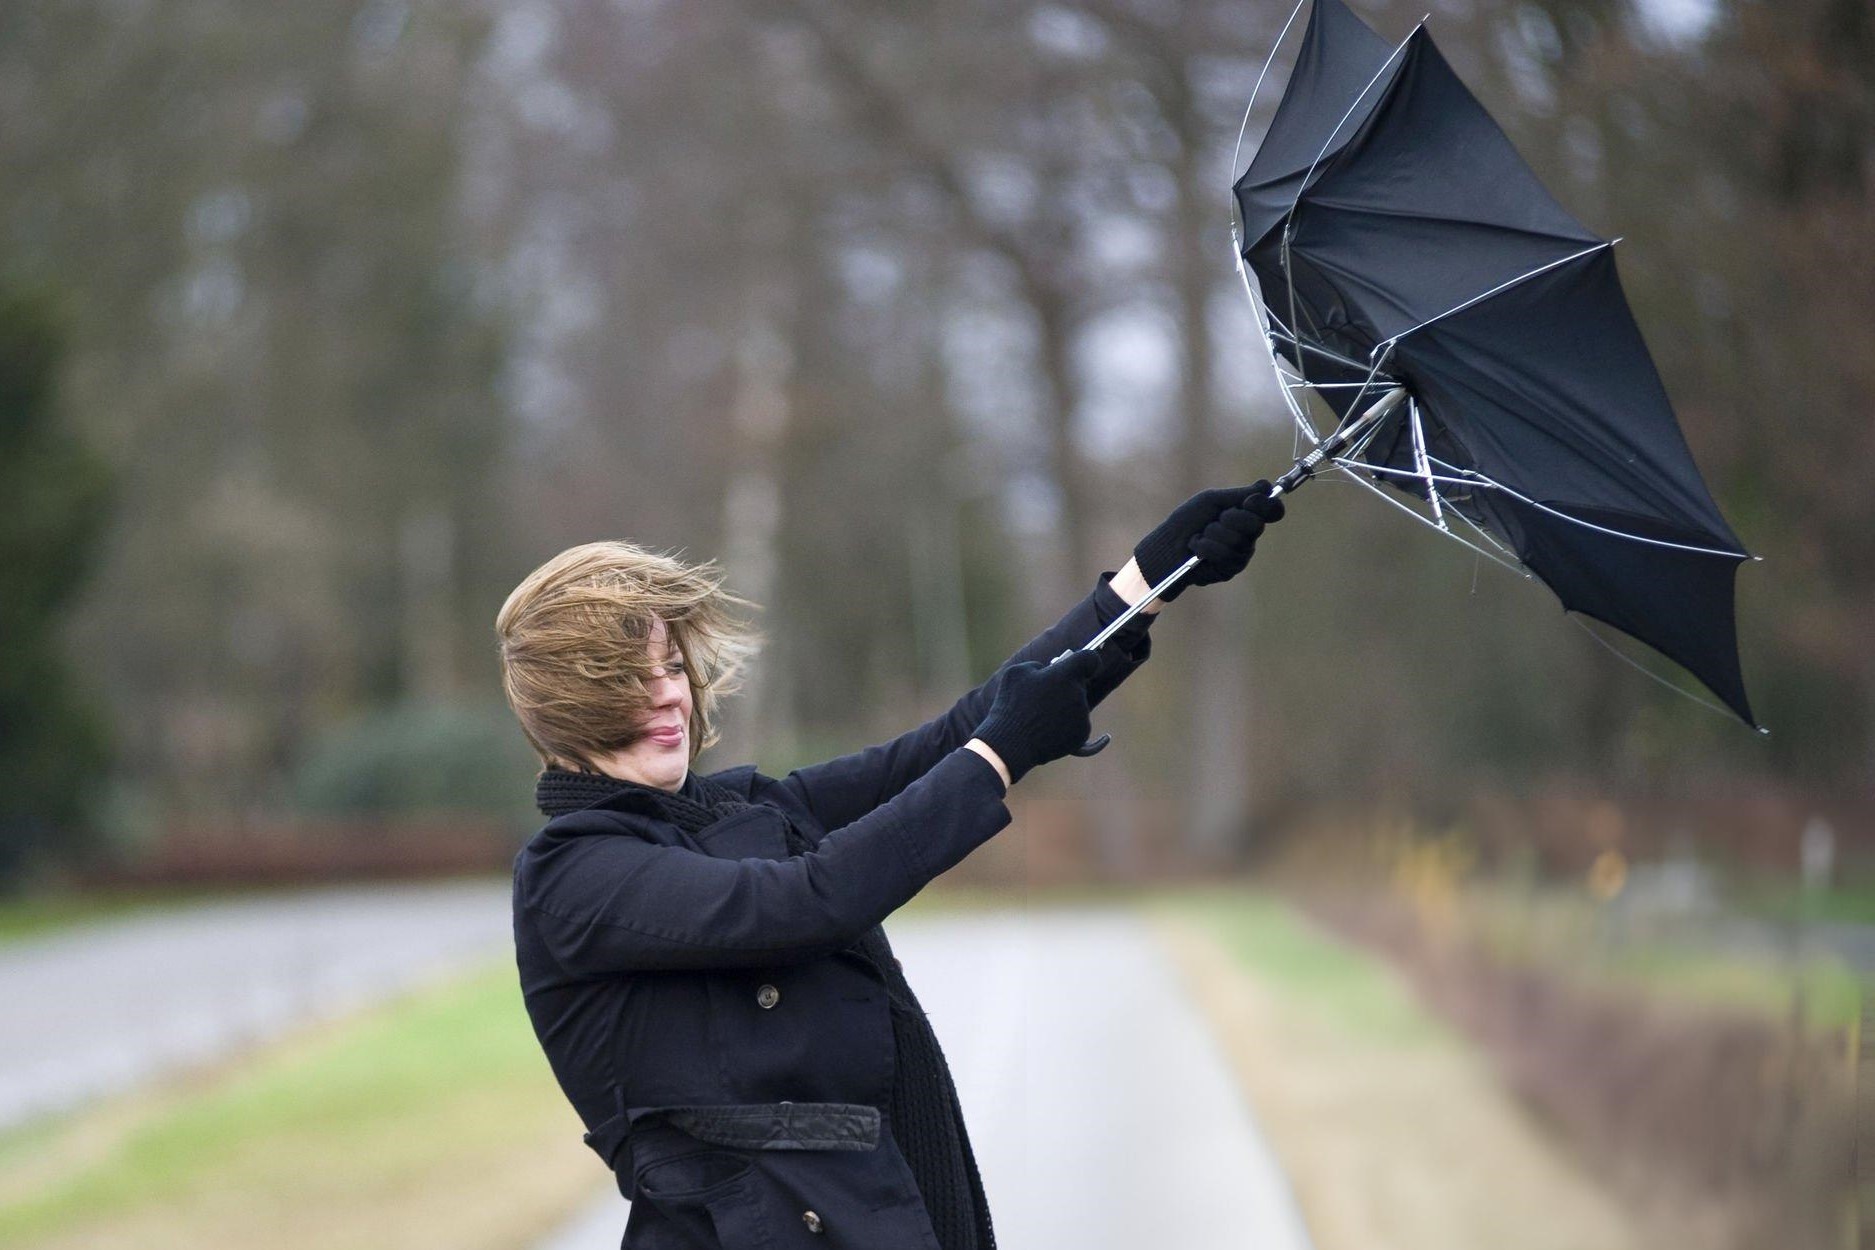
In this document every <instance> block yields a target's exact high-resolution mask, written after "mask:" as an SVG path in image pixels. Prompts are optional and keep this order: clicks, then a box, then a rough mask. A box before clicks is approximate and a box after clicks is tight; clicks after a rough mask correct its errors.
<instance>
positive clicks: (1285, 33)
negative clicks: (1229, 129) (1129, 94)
mask: <svg viewBox="0 0 1875 1250" xmlns="http://www.w3.org/2000/svg"><path fill="white" fill-rule="evenodd" d="M1306 3H1308V0H1296V7H1295V8H1293V9H1291V10H1289V20H1288V21H1286V22H1284V23H1283V28H1282V29H1281V30H1280V31H1278V32H1276V42H1275V43H1273V44H1271V45H1270V54H1269V55H1268V56H1266V57H1264V58H1263V68H1262V69H1261V70H1259V71H1257V80H1256V85H1255V86H1253V87H1251V88H1250V99H1249V101H1248V102H1247V103H1246V104H1245V105H1244V106H1243V125H1241V126H1239V127H1237V146H1236V148H1234V149H1233V150H1232V151H1231V154H1230V181H1231V185H1232V186H1235V185H1237V162H1238V161H1239V160H1241V159H1242V158H1243V138H1244V136H1245V135H1246V134H1248V133H1249V132H1250V113H1251V111H1252V110H1253V109H1255V108H1256V106H1257V92H1259V91H1261V90H1263V77H1264V75H1266V74H1268V73H1269V72H1270V66H1272V65H1274V64H1275V63H1276V53H1277V52H1278V51H1279V50H1280V49H1281V48H1282V46H1283V40H1285V39H1287V38H1288V37H1289V28H1290V27H1291V26H1293V25H1295V23H1296V18H1298V17H1300V16H1301V14H1302V6H1303V5H1304V4H1306ZM1244 172H1245V173H1248V172H1249V171H1248V170H1245V171H1244ZM1238 250H1239V251H1241V250H1242V245H1241V243H1240V244H1239V247H1238Z"/></svg>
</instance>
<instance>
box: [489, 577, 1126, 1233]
mask: <svg viewBox="0 0 1875 1250" xmlns="http://www.w3.org/2000/svg"><path fill="white" fill-rule="evenodd" d="M1110 576H1111V574H1106V575H1103V576H1102V579H1101V585H1099V586H1098V587H1096V589H1095V590H1094V592H1093V593H1091V594H1090V595H1088V596H1087V597H1086V598H1085V599H1083V600H1082V601H1081V602H1080V603H1078V604H1076V605H1075V606H1074V607H1073V608H1072V609H1071V610H1069V612H1068V613H1067V615H1066V616H1064V617H1062V619H1061V620H1060V621H1059V622H1057V623H1056V624H1055V625H1053V626H1052V627H1050V628H1049V629H1048V630H1046V631H1044V632H1043V633H1042V634H1041V635H1040V636H1038V637H1037V638H1035V639H1034V640H1033V641H1031V642H1030V643H1029V644H1028V645H1027V646H1025V647H1023V648H1022V649H1021V650H1020V651H1018V652H1017V653H1016V654H1015V656H1013V657H1011V659H1010V660H1009V661H1007V662H1006V664H1005V667H1006V666H1007V663H1014V662H1016V661H1020V660H1031V659H1042V660H1046V659H1050V658H1052V657H1053V656H1055V655H1056V654H1058V653H1059V652H1061V651H1063V650H1065V649H1066V648H1068V647H1071V646H1079V645H1081V644H1082V643H1084V642H1086V641H1087V639H1088V638H1090V637H1091V636H1092V635H1093V634H1095V633H1096V632H1098V630H1099V629H1100V628H1101V626H1102V625H1103V624H1105V623H1107V622H1109V621H1111V620H1113V619H1114V617H1115V616H1116V615H1118V613H1119V612H1120V611H1122V610H1123V609H1124V606H1125V605H1124V603H1123V602H1122V601H1121V600H1120V598H1119V596H1118V595H1117V594H1115V593H1114V592H1113V590H1112V589H1111V588H1109V587H1108V586H1107V585H1106V584H1105V583H1106V581H1107V580H1108V578H1109V577H1110ZM1149 619H1150V618H1148V617H1146V616H1145V615H1144V614H1142V615H1141V616H1140V617H1138V618H1136V622H1137V623H1129V625H1128V628H1127V629H1126V630H1124V631H1122V633H1121V635H1120V636H1119V637H1118V638H1116V639H1115V640H1114V642H1112V643H1109V644H1108V646H1107V647H1106V648H1104V649H1103V651H1104V653H1106V654H1107V655H1108V656H1109V657H1110V658H1109V662H1108V665H1107V666H1106V668H1104V669H1103V670H1102V672H1101V674H1100V676H1099V677H1097V678H1096V683H1095V687H1094V689H1093V691H1092V693H1093V694H1094V696H1095V698H1096V700H1098V698H1101V697H1104V696H1105V694H1107V693H1108V692H1110V691H1111V690H1112V689H1113V687H1115V686H1117V685H1118V684H1119V683H1120V682H1121V681H1122V680H1124V679H1125V677H1126V676H1127V675H1128V674H1130V673H1131V672H1132V671H1133V670H1134V669H1135V668H1137V667H1138V666H1139V665H1140V664H1142V663H1144V662H1145V660H1146V658H1147V656H1148V655H1149V654H1150V650H1151V640H1150V638H1149V637H1148V636H1147V635H1146V633H1145V628H1144V626H1145V623H1146V622H1147V621H1148V620H1149ZM997 671H998V674H1000V672H1001V671H1002V670H1001V669H1000V668H999V669H998V670H997ZM996 681H997V677H996V676H995V675H992V676H991V677H990V679H989V680H987V681H985V682H984V683H983V684H982V685H981V686H978V687H977V688H976V689H975V690H972V691H971V692H970V693H968V694H966V695H964V696H963V698H961V699H959V700H958V701H957V703H956V704H955V705H954V706H952V707H951V709H950V710H949V711H947V712H945V713H944V714H943V715H941V716H938V717H936V718H935V719H933V720H931V721H929V722H928V723H926V724H924V725H921V726H919V727H918V728H916V729H914V730H911V731H910V732H909V733H906V734H903V735H901V736H899V737H897V738H894V739H892V740H891V741H890V742H885V743H881V744H879V745H877V746H872V747H867V748H866V749H864V750H861V751H858V752H855V753H853V754H851V755H845V756H841V757H840V758H838V759H834V760H829V761H827V762H826V763H823V764H816V765H812V766H810V767H806V768H799V769H796V770H795V771H793V772H791V773H789V774H788V775H787V776H786V777H784V778H781V779H780V780H776V779H775V778H772V777H766V776H763V775H762V774H761V773H759V772H757V771H755V769H754V767H753V766H752V765H744V766H743V767H740V768H733V769H729V770H727V771H724V772H719V773H714V774H710V777H711V779H712V780H713V781H715V782H717V783H719V784H722V785H725V786H728V787H729V788H730V789H732V790H733V791H734V792H735V794H736V795H737V796H738V797H745V798H746V799H748V800H749V801H750V802H752V803H753V804H754V805H755V806H753V807H751V808H749V809H747V810H744V811H741V812H739V813H737V814H736V815H733V816H731V817H729V818H727V819H724V820H720V821H718V822H717V823H715V824H714V825H711V826H709V827H708V828H706V829H704V830H703V831H702V832H701V833H699V834H696V835H695V836H691V835H686V834H685V833H683V832H682V831H681V830H680V829H679V828H678V827H677V826H676V825H674V824H672V823H670V822H669V821H667V820H665V819H662V818H661V817H660V816H659V815H658V814H657V812H656V809H655V807H654V806H653V804H654V802H655V800H652V799H651V798H650V797H649V796H647V795H645V794H643V793H642V792H634V791H632V790H622V791H620V792H619V793H617V794H614V795H612V796H610V797H607V798H605V799H602V800H600V801H598V802H596V803H594V804H592V805H591V806H588V807H585V808H582V809H580V810H578V811H573V812H568V813H566V814H563V815H560V816H557V817H555V818H554V819H552V820H550V821H549V822H548V823H547V825H546V826H545V827H544V828H543V829H541V831H540V832H539V833H537V834H536V835H535V836H534V837H533V839H532V840H530V841H529V842H528V844H527V845H526V846H525V847H524V848H522V850H521V852H520V854H519V855H518V856H516V858H515V861H514V940H515V952H516V959H517V963H518V965H519V969H520V976H521V989H522V992H523V995H524V997H525V1000H526V1004H527V1011H528V1015H529V1018H530V1019H531V1020H532V1022H533V1025H534V1030H535V1034H536V1035H537V1036H538V1037H539V1039H540V1042H541V1046H542V1047H543V1048H544V1049H545V1051H546V1053H547V1058H548V1060H549V1062H550V1063H551V1064H552V1066H553V1071H554V1075H555V1077H556V1078H558V1080H559V1082H560V1086H561V1088H562V1089H563V1090H564V1091H565V1092H566V1095H567V1097H568V1099H570V1100H571V1101H572V1103H573V1106H574V1108H575V1109H576V1110H577V1111H578V1112H579V1115H580V1118H581V1119H582V1120H583V1121H584V1122H585V1124H586V1126H587V1128H588V1130H589V1131H588V1132H587V1134H586V1138H585V1140H586V1142H587V1144H589V1145H590V1146H592V1148H593V1149H594V1150H596V1151H597V1152H598V1154H599V1156H600V1158H602V1159H603V1160H605V1163H606V1165H607V1166H608V1167H610V1168H612V1169H613V1170H614V1171H615V1172H616V1174H617V1176H618V1182H619V1189H620V1192H621V1193H623V1194H624V1195H625V1196H626V1197H627V1198H630V1199H632V1200H633V1201H632V1207H631V1214H630V1218H629V1220H628V1221H627V1224H626V1229H625V1241H624V1245H625V1246H626V1247H628V1248H630V1250H675V1248H677V1247H686V1248H692V1247H694V1248H699V1250H719V1248H720V1250H756V1248H758V1247H760V1248H763V1250H785V1248H786V1247H802V1248H803V1250H807V1248H810V1247H811V1248H814V1250H825V1248H827V1247H852V1248H853V1250H860V1248H862V1247H863V1248H865V1250H938V1243H937V1240H936V1238H935V1236H934V1235H933V1232H932V1228H931V1221H930V1217H929V1216H928V1215H927V1213H926V1211H925V1208H924V1205H923V1202H922V1200H921V1198H920V1195H919V1192H918V1189H917V1186H916V1184H915V1183H914V1182H913V1179H912V1175H911V1172H910V1169H909V1168H908V1167H907V1166H906V1163H905V1159H904V1156H903V1155H902V1154H901V1153H900V1151H899V1148H898V1145H897V1143H896V1142H895V1141H894V1139H893V1136H892V1131H891V1124H890V1121H889V1115H888V1112H889V1108H890V1106H891V1089H892V1080H893V1066H894V1057H893V1038H892V1023H891V1016H890V1009H889V1006H888V1002H887V998H886V991H885V985H884V983H883V981H882V980H881V978H880V974H879V972H878V970H877V969H876V968H874V967H873V966H872V965H871V964H870V963H869V962H868V961H867V960H866V959H864V958H863V957H861V956H860V955H858V954H856V953H854V952H851V951H847V950H845V949H843V948H845V947H847V946H849V945H850V944H851V943H852V942H853V941H854V939H855V938H857V937H859V936H860V935H861V934H862V933H865V932H866V931H867V930H869V929H871V928H872V927H873V926H874V925H877V924H878V923H879V922H880V921H881V920H883V919H884V918H885V917H886V916H888V915H889V914H891V913H892V912H893V911H894V910H896V909H897V908H898V907H899V906H900V905H902V904H903V903H905V902H906V901H907V900H908V899H910V898H911V897H912V896H913V895H914V894H916V893H917V892H918V891H919V890H920V889H921V888H922V887H923V886H924V885H925V884H926V883H927V882H929V881H930V880H931V879H932V878H934V877H936V876H937V875H938V874H940V873H942V872H944V871H945V870H946V869H948V868H950V867H952V866H953V865H955V864H956V863H958V862H959V861H960V860H962V859H963V858H964V857H965V856H966V855H968V854H969V853H970V852H971V851H972V850H974V849H976V847H978V846H980V845H981V844H982V843H984V842H985V841H987V840H988V839H989V838H990V837H991V836H993V835H994V834H995V833H996V832H997V831H998V830H1000V829H1002V828H1003V826H1005V825H1007V824H1008V823H1009V819H1010V817H1009V810H1008V808H1007V807H1005V806H1004V804H1003V783H1002V778H1001V777H999V776H998V775H997V773H996V771H995V769H994V768H992V767H991V766H990V764H989V763H988V761H986V760H984V759H983V758H982V757H981V756H978V755H977V754H975V753H974V752H972V751H967V750H962V749H960V748H962V746H963V744H964V743H965V742H967V741H968V740H969V739H970V737H971V736H972V733H973V731H974V730H975V728H976V726H977V725H978V724H979V723H980V722H981V721H982V719H983V716H984V714H985V713H986V712H987V711H988V710H989V705H990V702H991V699H992V698H993V695H994V691H995V685H996ZM784 812H785V813H786V818H787V820H788V821H791V822H792V823H793V824H794V825H795V827H796V828H797V829H798V830H799V831H800V832H801V833H802V834H804V835H805V836H806V838H807V839H808V840H809V841H810V842H811V843H812V844H813V845H812V849H810V850H809V851H807V852H806V853H803V854H800V855H792V856H791V855H790V854H789V851H788V846H787V843H786V841H785V833H784V830H785V825H784V823H783V813H784Z"/></svg>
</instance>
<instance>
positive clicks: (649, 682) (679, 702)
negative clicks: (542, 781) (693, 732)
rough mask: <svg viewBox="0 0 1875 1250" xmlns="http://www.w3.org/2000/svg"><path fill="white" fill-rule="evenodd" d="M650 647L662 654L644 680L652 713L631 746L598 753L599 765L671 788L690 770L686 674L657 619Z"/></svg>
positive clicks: (628, 777)
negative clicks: (660, 659)
mask: <svg viewBox="0 0 1875 1250" xmlns="http://www.w3.org/2000/svg"><path fill="white" fill-rule="evenodd" d="M650 651H651V654H652V656H654V657H658V656H661V657H663V664H662V666H661V667H659V668H654V669H652V670H651V675H650V676H648V677H646V678H645V691H646V693H648V694H649V695H650V696H651V713H650V715H649V716H647V717H646V718H645V721H644V723H643V724H642V725H641V726H640V733H639V736H638V737H637V738H636V739H634V740H633V741H632V742H631V744H630V745H628V746H626V747H624V748H622V749H621V750H617V751H614V752H612V754H610V755H606V756H601V757H600V758H599V759H598V761H597V763H598V765H599V771H600V772H603V773H605V774H606V775H608V776H611V777H618V778H621V779H623V780H625V781H635V782H637V783H639V784H640V785H646V786H654V787H656V788H657V789H659V790H672V791H674V790H677V789H678V788H680V787H681V786H682V785H683V784H684V776H685V775H686V774H687V773H688V772H689V771H690V710H691V699H690V678H689V676H688V674H686V673H685V671H684V659H683V654H682V653H681V652H680V651H678V649H677V645H676V643H674V642H673V641H672V640H671V637H670V631H669V630H668V629H667V628H665V625H664V622H663V621H661V620H653V621H652V623H651V647H650Z"/></svg>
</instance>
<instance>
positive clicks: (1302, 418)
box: [1231, 221, 1322, 443]
mask: <svg viewBox="0 0 1875 1250" xmlns="http://www.w3.org/2000/svg"><path fill="white" fill-rule="evenodd" d="M1236 229H1237V223H1236V222H1235V221H1232V222H1231V231H1232V233H1233V234H1234V233H1235V232H1236ZM1233 252H1234V254H1235V256H1236V258H1237V276H1238V278H1240V279H1241V280H1242V281H1243V292H1244V295H1245V296H1247V297H1248V298H1249V300H1250V314H1251V315H1252V316H1253V317H1255V318H1256V319H1257V320H1258V321H1260V322H1261V323H1262V324H1263V334H1262V335H1261V337H1262V339H1263V353H1264V355H1266V356H1268V357H1269V362H1270V372H1271V373H1274V374H1275V375H1276V385H1277V389H1278V390H1280V391H1281V392H1282V394H1283V403H1284V404H1285V405H1286V406H1287V407H1288V409H1289V415H1290V417H1291V418H1292V419H1293V421H1294V423H1295V424H1296V425H1298V426H1300V427H1301V428H1302V430H1303V431H1305V432H1306V433H1307V434H1308V436H1309V441H1310V442H1315V443H1319V442H1321V441H1322V440H1321V439H1320V438H1319V437H1318V436H1317V435H1316V433H1315V427H1314V425H1313V424H1311V423H1310V421H1309V419H1308V416H1307V414H1305V413H1304V412H1303V411H1302V407H1301V405H1299V404H1297V403H1296V399H1295V396H1294V395H1292V394H1290V392H1289V383H1288V382H1287V381H1286V380H1285V379H1284V377H1283V371H1282V369H1281V367H1280V366H1278V365H1277V363H1276V349H1275V348H1274V347H1272V346H1270V328H1269V327H1270V322H1272V321H1275V322H1276V323H1277V324H1278V325H1280V324H1282V323H1281V321H1280V319H1278V317H1277V316H1276V314H1275V313H1273V312H1271V311H1270V310H1269V306H1268V305H1266V304H1264V302H1263V301H1262V300H1261V299H1259V298H1258V296H1257V293H1256V291H1255V290H1254V289H1252V287H1251V285H1250V272H1249V270H1248V269H1247V268H1246V267H1245V265H1244V259H1243V248H1242V247H1237V248H1234V249H1233ZM1287 329H1288V327H1286V326H1285V327H1284V330H1285V331H1287ZM1290 341H1291V342H1294V341H1295V339H1294V336H1291V337H1290ZM1301 354H1302V353H1301V351H1300V350H1298V351H1297V352H1296V355H1297V356H1298V357H1299V356H1301Z"/></svg>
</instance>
